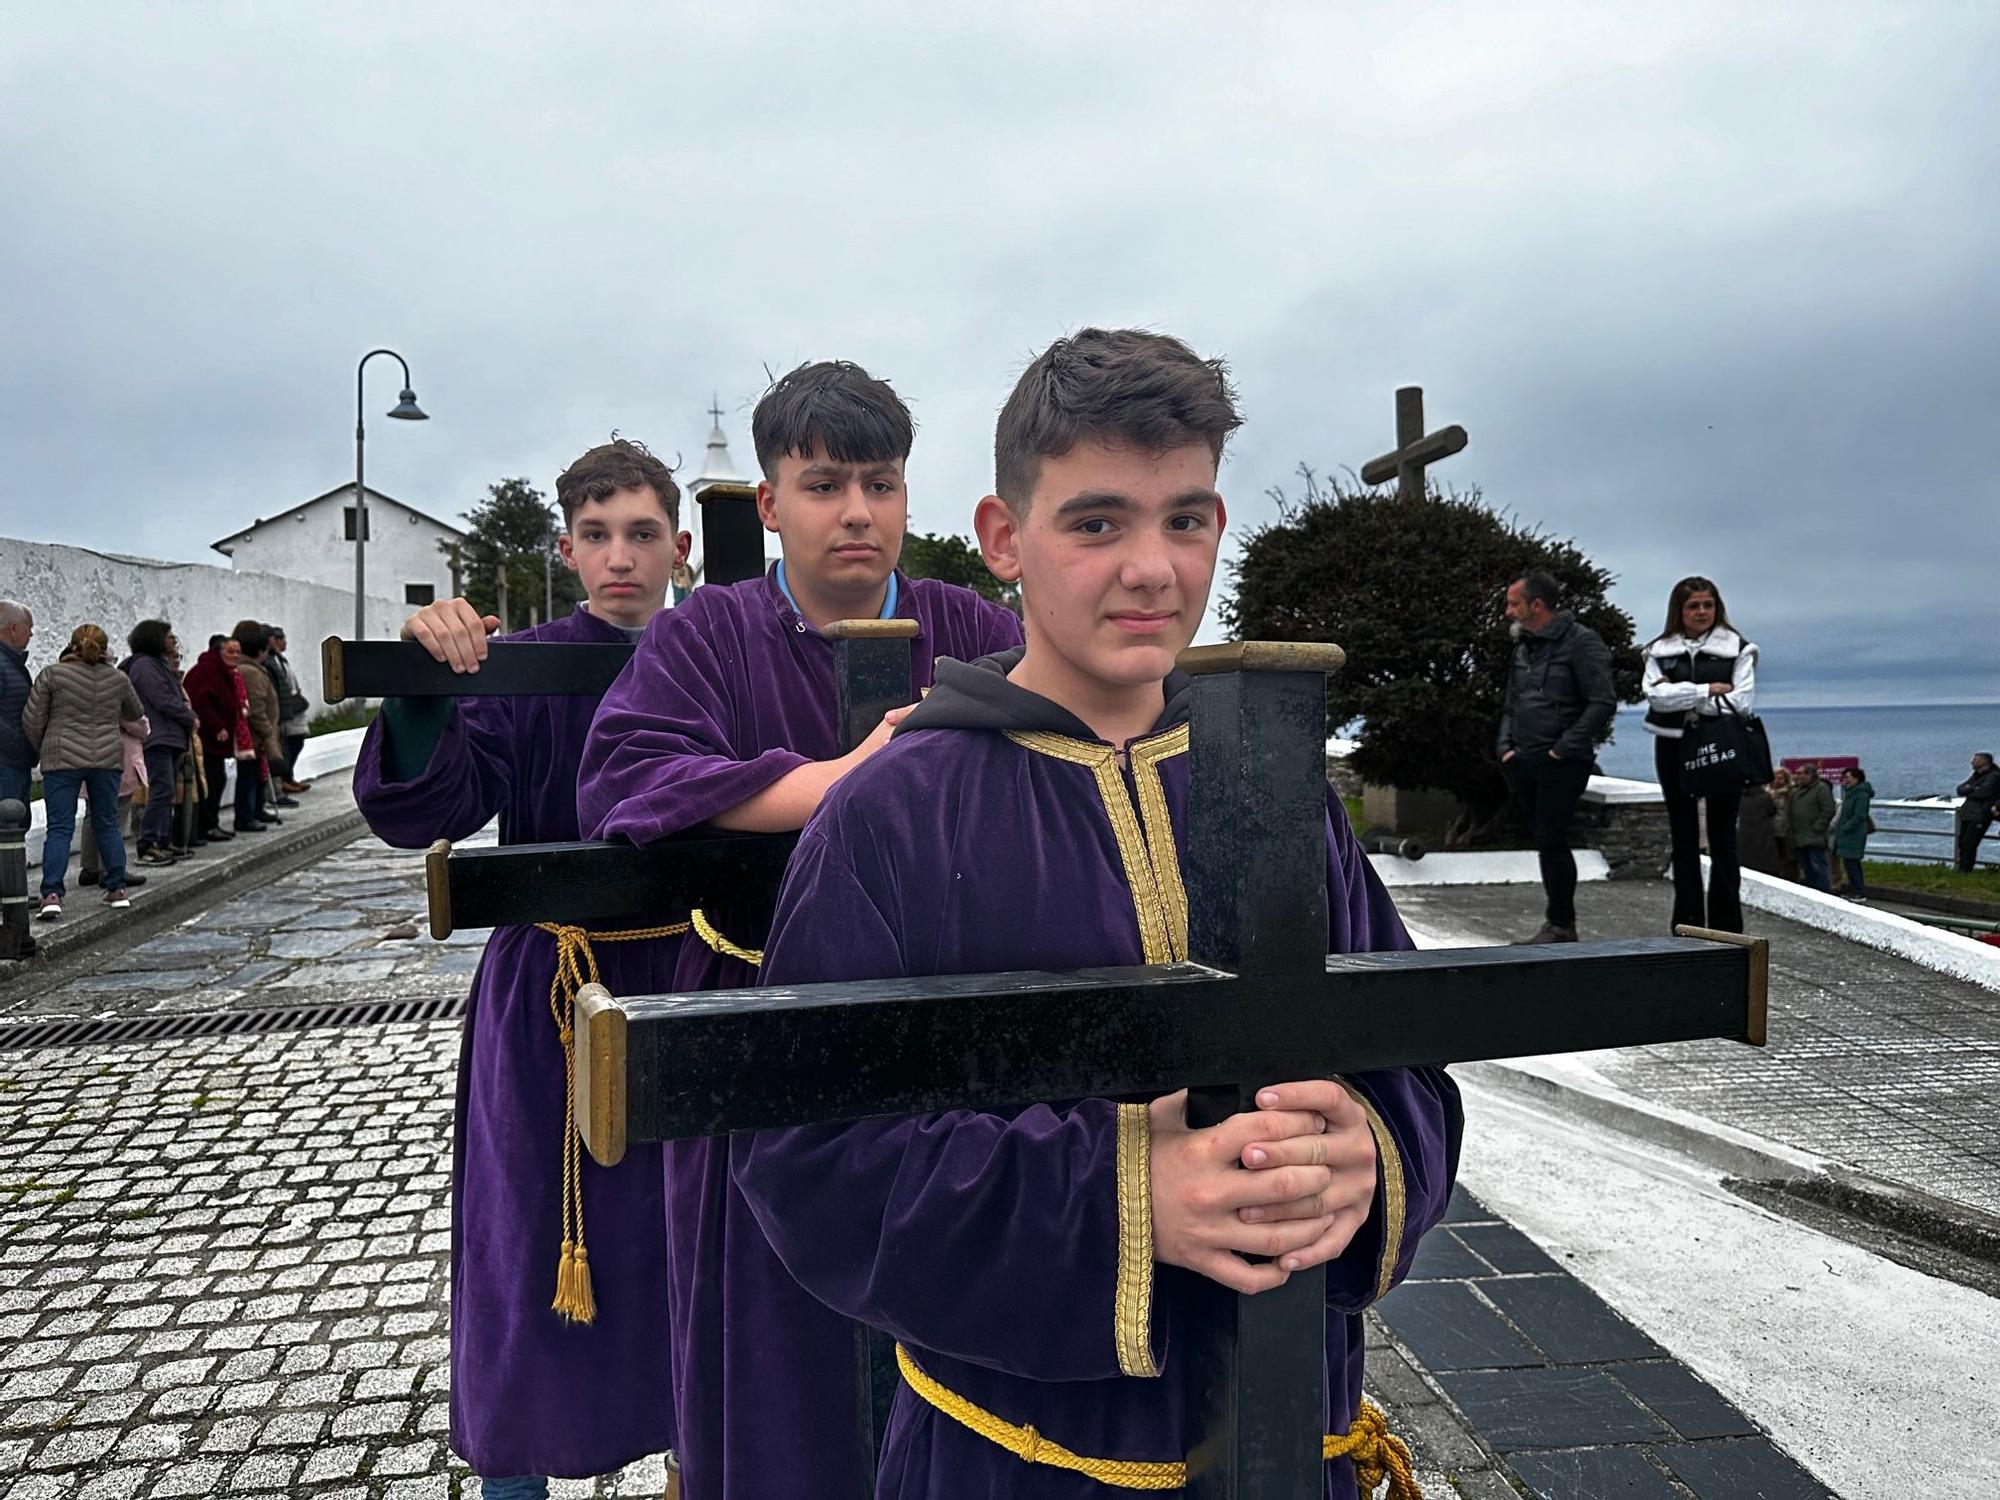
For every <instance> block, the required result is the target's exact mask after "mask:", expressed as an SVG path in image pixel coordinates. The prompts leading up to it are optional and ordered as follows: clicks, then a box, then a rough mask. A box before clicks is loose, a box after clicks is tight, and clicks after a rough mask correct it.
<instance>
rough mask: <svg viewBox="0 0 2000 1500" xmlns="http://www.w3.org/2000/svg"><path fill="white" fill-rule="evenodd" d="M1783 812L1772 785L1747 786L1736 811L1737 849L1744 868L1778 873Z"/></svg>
mask: <svg viewBox="0 0 2000 1500" xmlns="http://www.w3.org/2000/svg"><path fill="white" fill-rule="evenodd" d="M1783 816H1784V814H1783V812H1782V811H1781V810H1780V806H1779V803H1778V800H1777V798H1776V797H1775V796H1774V795H1773V794H1772V790H1771V788H1770V787H1765V786H1753V787H1747V788H1745V789H1744V792H1743V805H1742V807H1741V808H1739V809H1738V810H1737V814H1736V851H1737V855H1738V857H1739V858H1741V860H1742V861H1743V868H1744V869H1746V870H1755V871H1757V873H1758V874H1760V875H1776V874H1778V873H1780V871H1781V870H1782V868H1783V865H1782V862H1781V858H1780V855H1779V849H1780V841H1779V837H1778V830H1779V827H1780V824H1781V821H1782V819H1783Z"/></svg>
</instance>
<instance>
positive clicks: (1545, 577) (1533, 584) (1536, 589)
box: [1513, 568, 1561, 609]
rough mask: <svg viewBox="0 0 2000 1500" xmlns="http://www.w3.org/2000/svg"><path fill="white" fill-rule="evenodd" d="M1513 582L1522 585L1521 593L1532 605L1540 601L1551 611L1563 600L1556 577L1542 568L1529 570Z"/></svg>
mask: <svg viewBox="0 0 2000 1500" xmlns="http://www.w3.org/2000/svg"><path fill="white" fill-rule="evenodd" d="M1513 582H1515V583H1518V584H1520V585H1521V593H1522V595H1523V596H1524V597H1525V598H1526V600H1527V602H1528V603H1530V604H1532V603H1534V601H1535V600H1537V599H1539V600H1541V601H1542V603H1544V604H1546V605H1547V606H1548V607H1549V608H1550V609H1554V608H1555V607H1556V603H1557V601H1558V600H1559V599H1560V598H1561V591H1560V590H1559V589H1557V587H1556V580H1555V577H1554V575H1553V574H1549V573H1545V572H1543V571H1542V570H1541V569H1540V568H1530V569H1528V571H1527V572H1525V573H1523V574H1521V575H1520V576H1519V577H1518V578H1516V579H1514V580H1513Z"/></svg>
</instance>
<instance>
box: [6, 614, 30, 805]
mask: <svg viewBox="0 0 2000 1500" xmlns="http://www.w3.org/2000/svg"><path fill="white" fill-rule="evenodd" d="M34 633H35V616H34V612H33V611H32V610H30V609H29V608H28V606H27V605H25V604H16V603H15V602H14V601H13V600H12V599H0V800H4V799H6V798H12V799H13V800H14V801H16V802H26V801H27V800H28V783H29V782H30V781H31V780H32V779H33V778H32V774H31V773H32V772H33V771H34V769H35V747H34V746H33V745H32V744H30V743H29V742H28V737H27V735H26V734H24V733H23V732H22V730H21V714H22V712H23V711H24V710H25V709H26V708H27V706H28V693H29V691H30V690H31V689H32V688H33V687H34V679H33V678H32V677H31V676H30V675H29V674H28V640H29V638H30V637H31V636H33V635H34Z"/></svg>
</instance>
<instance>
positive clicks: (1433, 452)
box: [1361, 385, 1466, 501]
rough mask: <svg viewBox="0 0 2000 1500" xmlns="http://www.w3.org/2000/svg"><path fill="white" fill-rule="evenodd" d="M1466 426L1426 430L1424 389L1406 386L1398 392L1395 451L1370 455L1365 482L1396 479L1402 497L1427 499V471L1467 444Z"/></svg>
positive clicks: (1363, 466) (1383, 481)
mask: <svg viewBox="0 0 2000 1500" xmlns="http://www.w3.org/2000/svg"><path fill="white" fill-rule="evenodd" d="M1465 442H1466V438H1465V429H1464V428H1463V427H1460V426H1458V425H1456V424H1453V425H1452V426H1450V427H1440V428H1439V429H1438V430H1437V431H1436V432H1433V433H1431V434H1429V435H1428V436H1426V435H1425V433H1424V388H1423V387H1422V386H1420V385H1406V386H1403V387H1401V388H1400V389H1398V390H1397V392H1396V450H1395V452H1393V453H1385V454H1383V455H1382V456H1381V457H1380V458H1371V459H1369V460H1368V462H1367V463H1365V464H1363V465H1362V466H1361V482H1362V483H1363V484H1387V483H1388V482H1389V480H1391V479H1394V480H1395V481H1396V496H1397V498H1398V499H1401V500H1409V501H1416V500H1421V499H1423V498H1424V470H1425V468H1427V467H1428V466H1429V465H1431V464H1434V463H1436V462H1437V461H1438V460H1439V459H1441V458H1450V457H1451V456H1452V454H1454V453H1456V452H1458V451H1459V450H1460V449H1461V448H1463V447H1464V446H1465Z"/></svg>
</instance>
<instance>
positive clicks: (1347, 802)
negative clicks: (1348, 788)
mask: <svg viewBox="0 0 2000 1500" xmlns="http://www.w3.org/2000/svg"><path fill="white" fill-rule="evenodd" d="M1340 805H1341V806H1342V807H1344V808H1346V809H1347V821H1348V822H1349V823H1351V824H1353V825H1354V831H1355V832H1356V833H1359V832H1361V829H1362V827H1363V826H1364V825H1363V823H1362V815H1361V799H1360V798H1359V797H1342V798H1341V799H1340Z"/></svg>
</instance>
